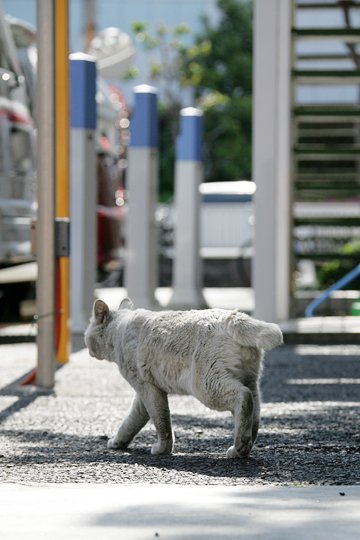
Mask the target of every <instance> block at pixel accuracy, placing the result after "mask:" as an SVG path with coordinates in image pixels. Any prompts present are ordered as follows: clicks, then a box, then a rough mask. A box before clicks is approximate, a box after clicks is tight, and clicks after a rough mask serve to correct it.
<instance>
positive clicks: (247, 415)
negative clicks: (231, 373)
mask: <svg viewBox="0 0 360 540" xmlns="http://www.w3.org/2000/svg"><path fill="white" fill-rule="evenodd" d="M239 389H240V391H239V392H238V393H237V396H236V401H235V406H234V409H233V415H234V422H235V429H234V445H233V446H230V448H229V449H228V451H227V452H226V455H227V457H229V458H236V457H247V456H248V455H249V454H250V451H251V448H252V446H253V444H254V442H255V440H254V439H255V438H256V435H257V429H258V424H257V426H256V424H255V425H254V424H253V421H254V419H255V422H256V416H255V418H254V399H253V394H252V392H251V391H250V390H249V388H247V387H246V386H243V385H239ZM254 435H255V437H254Z"/></svg>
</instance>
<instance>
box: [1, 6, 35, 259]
mask: <svg viewBox="0 0 360 540" xmlns="http://www.w3.org/2000/svg"><path fill="white" fill-rule="evenodd" d="M35 212H36V178H35V135H34V122H33V118H32V115H31V112H30V108H29V94H28V92H27V88H26V79H25V76H24V73H23V71H22V68H21V64H20V62H19V59H18V56H17V51H16V45H15V42H14V39H13V35H12V32H11V27H10V25H9V22H8V20H7V19H6V18H5V17H4V16H3V15H2V14H1V13H0V267H2V266H7V265H9V264H14V263H20V262H26V261H29V260H30V259H31V258H32V255H31V246H30V227H31V220H32V218H33V217H34V216H35Z"/></svg>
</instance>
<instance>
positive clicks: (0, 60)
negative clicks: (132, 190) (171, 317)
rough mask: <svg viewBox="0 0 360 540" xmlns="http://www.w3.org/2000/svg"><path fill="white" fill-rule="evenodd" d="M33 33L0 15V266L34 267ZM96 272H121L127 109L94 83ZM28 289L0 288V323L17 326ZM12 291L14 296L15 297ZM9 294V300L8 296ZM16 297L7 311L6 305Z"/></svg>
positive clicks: (29, 285)
mask: <svg viewBox="0 0 360 540" xmlns="http://www.w3.org/2000/svg"><path fill="white" fill-rule="evenodd" d="M35 43H36V34H35V29H33V28H32V27H31V26H30V25H29V24H28V23H25V22H23V21H20V20H18V19H14V18H12V17H9V16H5V15H4V14H2V13H1V12H0V268H5V267H11V266H13V265H15V264H20V263H26V262H31V261H34V260H35V259H34V255H33V254H32V250H31V222H32V221H33V220H34V219H35V218H36V213H37V196H36V184H37V182H36V136H35V135H36V130H35V122H34V117H33V115H34V111H35V104H36V102H35V92H36V67H37V51H36V47H35ZM96 99H97V133H96V142H97V145H96V153H97V188H98V189H97V193H98V200H97V267H98V278H99V280H100V281H103V280H106V279H107V278H108V276H109V275H111V274H112V273H113V272H114V271H116V273H117V275H118V274H119V273H121V271H122V266H123V264H122V246H123V242H124V232H123V225H124V217H125V209H124V200H125V198H126V197H125V190H124V185H123V180H124V170H125V168H126V159H125V157H126V156H125V153H126V144H127V137H128V136H127V128H128V123H129V122H128V120H127V115H128V111H127V107H126V104H125V103H124V100H123V96H122V94H121V92H120V90H119V89H115V88H112V87H110V86H109V85H108V84H107V83H106V81H104V80H103V79H101V77H98V80H97V93H96ZM34 275H35V273H34V272H33V273H32V274H31V278H29V279H31V281H32V282H31V283H27V284H26V285H25V283H24V284H23V285H22V286H21V287H20V286H19V284H18V283H17V284H13V283H9V282H8V281H7V282H6V283H1V284H0V320H1V319H2V320H10V319H11V320H14V319H16V318H17V317H18V314H19V303H20V301H21V300H22V299H24V297H25V296H27V295H28V289H29V290H30V289H31V294H32V295H33V294H34V283H33V280H34V279H35V278H34ZM14 287H15V289H16V290H17V291H18V292H19V294H17V295H16V299H15V296H14V290H13V289H14ZM9 291H10V295H9ZM10 298H12V299H13V303H12V304H13V305H12V307H11V310H10V311H9V309H8V304H9V299H10Z"/></svg>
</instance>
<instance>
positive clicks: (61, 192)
mask: <svg viewBox="0 0 360 540" xmlns="http://www.w3.org/2000/svg"><path fill="white" fill-rule="evenodd" d="M54 15H55V21H56V25H55V186H56V188H55V189H56V196H55V217H56V222H57V223H56V232H57V234H56V235H55V240H56V253H55V256H56V360H57V362H59V363H65V362H68V360H69V354H70V333H69V317H70V306H69V275H70V264H69V255H70V253H69V242H68V241H66V239H67V240H68V239H69V225H70V221H69V215H70V209H69V46H68V19H69V13H68V1H67V0H55V13H54ZM60 244H61V245H60Z"/></svg>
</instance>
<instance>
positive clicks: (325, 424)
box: [0, 344, 360, 486]
mask: <svg viewBox="0 0 360 540" xmlns="http://www.w3.org/2000/svg"><path fill="white" fill-rule="evenodd" d="M359 353H360V347H358V346H329V347H317V346H297V347H290V346H284V347H282V348H279V349H277V350H275V351H272V352H271V353H268V354H267V355H266V361H265V369H264V374H263V380H262V391H263V406H262V424H261V428H260V432H259V437H258V441H257V444H256V447H254V449H253V450H252V453H251V457H249V458H247V459H243V460H228V459H226V458H225V451H226V449H227V448H228V447H229V446H230V444H231V437H232V418H231V415H230V414H223V413H217V412H214V411H210V410H209V409H206V408H205V407H204V406H202V405H201V404H200V403H199V402H197V401H196V400H195V399H194V398H192V397H178V396H173V397H171V398H170V409H171V411H172V418H173V426H174V429H175V434H176V452H175V454H174V455H172V456H151V454H150V445H151V444H152V442H153V441H154V437H155V432H154V428H153V427H152V426H151V425H148V426H147V427H146V428H145V429H144V430H143V431H142V432H141V433H140V434H139V435H138V436H137V438H136V439H135V441H134V442H133V443H132V444H131V446H130V447H129V449H128V450H127V451H125V452H114V451H108V450H107V449H106V440H107V437H108V436H109V435H111V434H113V433H114V431H115V430H116V429H117V426H118V423H119V421H120V419H121V418H122V417H123V415H124V413H125V411H126V410H127V409H128V407H129V405H130V402H131V398H132V390H131V388H130V387H129V386H128V385H127V383H125V382H124V381H123V380H122V379H121V377H120V375H119V374H118V371H117V368H116V366H114V365H112V364H109V363H107V362H98V361H95V360H93V359H90V358H89V356H88V354H87V352H86V351H85V350H82V351H79V352H78V353H74V354H73V355H72V358H71V362H70V363H69V364H67V365H66V366H64V367H63V368H62V369H60V370H59V371H58V372H57V374H56V388H55V391H54V392H53V393H46V392H40V391H39V390H37V389H35V388H34V387H19V386H18V385H17V384H16V380H17V379H18V378H19V377H21V376H23V375H24V374H25V373H26V372H27V371H29V370H30V369H31V368H32V367H33V366H34V365H35V363H36V347H35V345H34V344H26V345H25V344H22V345H6V346H5V345H3V346H1V347H0V481H1V482H17V483H22V484H24V483H33V482H35V483H37V482H87V483H98V482H114V483H130V482H131V483H172V484H219V485H261V484H273V485H290V486H300V485H310V484H315V485H316V484H318V485H319V484H325V485H349V484H360V430H359V419H360V414H359V413H360V354H359Z"/></svg>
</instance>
